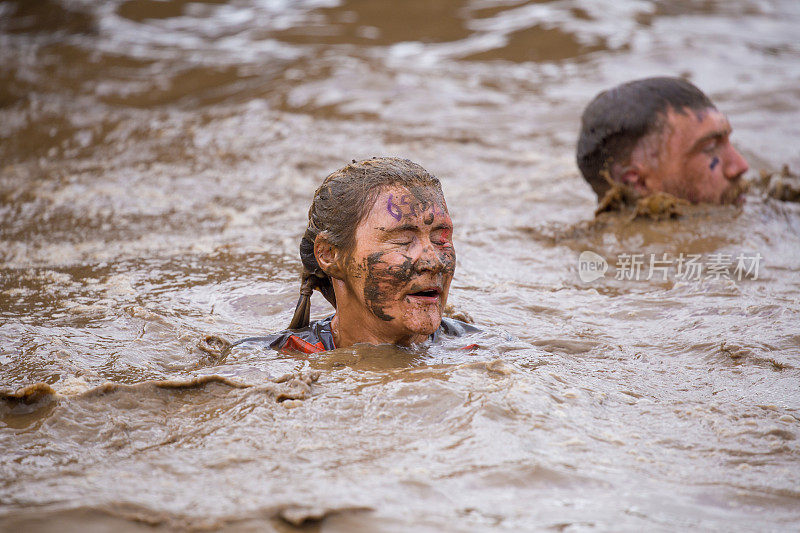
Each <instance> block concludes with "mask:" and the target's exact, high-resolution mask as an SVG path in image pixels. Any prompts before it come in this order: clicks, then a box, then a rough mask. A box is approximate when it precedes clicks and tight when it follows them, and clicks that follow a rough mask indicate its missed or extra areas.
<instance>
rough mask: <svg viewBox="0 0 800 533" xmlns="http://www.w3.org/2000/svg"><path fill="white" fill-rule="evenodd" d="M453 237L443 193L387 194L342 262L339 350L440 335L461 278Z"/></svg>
mask: <svg viewBox="0 0 800 533" xmlns="http://www.w3.org/2000/svg"><path fill="white" fill-rule="evenodd" d="M452 232H453V225H452V221H451V220H450V215H449V214H448V212H447V205H446V204H445V201H444V198H443V197H442V195H441V194H440V193H439V192H438V191H437V190H436V189H434V188H431V187H421V186H420V187H412V188H404V187H400V186H392V187H386V188H383V189H382V190H381V192H380V193H379V194H378V196H377V198H376V200H375V202H374V204H373V206H372V208H371V209H370V211H369V213H368V214H367V215H366V216H365V217H364V219H363V220H362V221H361V223H360V224H359V225H358V227H357V229H356V234H355V242H356V244H355V246H354V249H353V250H352V251H351V252H350V253H348V254H342V253H339V254H338V257H337V259H336V261H335V263H336V266H335V267H334V268H333V270H334V271H335V272H336V273H338V276H337V275H335V276H334V279H333V283H334V290H335V291H336V302H337V310H336V316H335V317H334V320H333V323H332V327H333V330H334V338H335V340H336V346H337V347H345V346H348V345H351V344H354V343H356V342H368V343H372V344H382V343H392V344H400V345H409V344H411V343H418V342H422V341H424V340H426V339H427V338H428V336H429V335H431V334H432V333H433V332H434V331H436V329H437V328H438V327H439V325H440V323H441V320H442V310H443V308H444V305H445V303H446V301H447V295H448V292H449V290H450V282H451V280H452V279H453V273H454V272H455V261H456V254H455V249H454V248H453V242H452ZM323 262H324V260H323ZM320 264H322V262H321V263H320Z"/></svg>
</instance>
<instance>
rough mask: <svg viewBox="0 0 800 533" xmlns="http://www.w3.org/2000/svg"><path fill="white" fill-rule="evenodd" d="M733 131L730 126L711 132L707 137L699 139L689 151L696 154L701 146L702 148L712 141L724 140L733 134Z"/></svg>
mask: <svg viewBox="0 0 800 533" xmlns="http://www.w3.org/2000/svg"><path fill="white" fill-rule="evenodd" d="M731 131H733V130H732V129H731V127H730V126H728V127H727V128H722V129H718V130H714V131H710V132H708V133H706V134H705V135H703V136H702V137H700V138H699V139H697V140H696V141H695V142H694V143H693V144H692V147H691V148H690V149H689V151H690V152H694V151H695V150H697V149H699V148H700V146H702V145H703V144H705V143H707V142H708V141H710V140H712V139H724V138H725V137H727V136H728V135H730V134H731Z"/></svg>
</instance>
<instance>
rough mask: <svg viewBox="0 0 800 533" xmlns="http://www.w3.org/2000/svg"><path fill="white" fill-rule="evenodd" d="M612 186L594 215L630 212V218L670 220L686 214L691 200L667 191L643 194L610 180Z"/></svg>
mask: <svg viewBox="0 0 800 533" xmlns="http://www.w3.org/2000/svg"><path fill="white" fill-rule="evenodd" d="M609 183H610V184H611V188H610V189H609V190H608V191H607V192H606V194H605V195H604V196H603V198H602V199H601V200H600V202H599V203H598V205H597V209H595V212H594V216H595V217H597V216H598V215H600V214H601V213H608V212H620V213H625V212H630V213H631V215H630V220H631V221H633V220H635V219H637V218H645V219H650V220H668V219H671V218H679V217H681V216H683V215H684V208H685V207H687V206H689V202H687V201H686V200H682V199H681V198H677V197H675V196H673V195H671V194H668V193H665V192H656V193H653V194H648V195H647V196H641V195H640V194H639V193H637V192H636V191H634V190H633V189H631V188H630V187H628V186H627V185H625V184H622V183H619V182H613V181H610V180H609Z"/></svg>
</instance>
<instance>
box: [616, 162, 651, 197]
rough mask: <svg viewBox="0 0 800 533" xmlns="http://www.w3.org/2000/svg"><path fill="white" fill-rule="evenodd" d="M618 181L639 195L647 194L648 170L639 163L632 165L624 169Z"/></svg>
mask: <svg viewBox="0 0 800 533" xmlns="http://www.w3.org/2000/svg"><path fill="white" fill-rule="evenodd" d="M617 179H618V181H619V182H620V183H622V184H623V185H626V186H628V187H630V188H631V189H633V190H634V191H636V192H637V193H639V194H641V195H645V194H647V169H646V168H644V167H643V166H642V165H640V164H639V163H631V164H630V165H628V166H626V167H624V168H622V169H621V171H620V173H619V177H618V178H617Z"/></svg>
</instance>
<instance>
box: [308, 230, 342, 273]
mask: <svg viewBox="0 0 800 533" xmlns="http://www.w3.org/2000/svg"><path fill="white" fill-rule="evenodd" d="M314 257H315V258H316V259H317V264H318V265H319V266H320V268H321V269H322V270H323V271H324V272H325V273H326V274H327V275H329V276H330V277H332V278H337V279H342V278H343V277H344V273H343V272H342V268H341V266H340V265H341V263H342V259H344V257H343V254H342V252H341V250H340V249H339V248H338V247H336V246H334V245H332V244H331V243H330V242H328V239H326V238H325V237H324V236H322V235H317V238H316V239H315V240H314Z"/></svg>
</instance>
